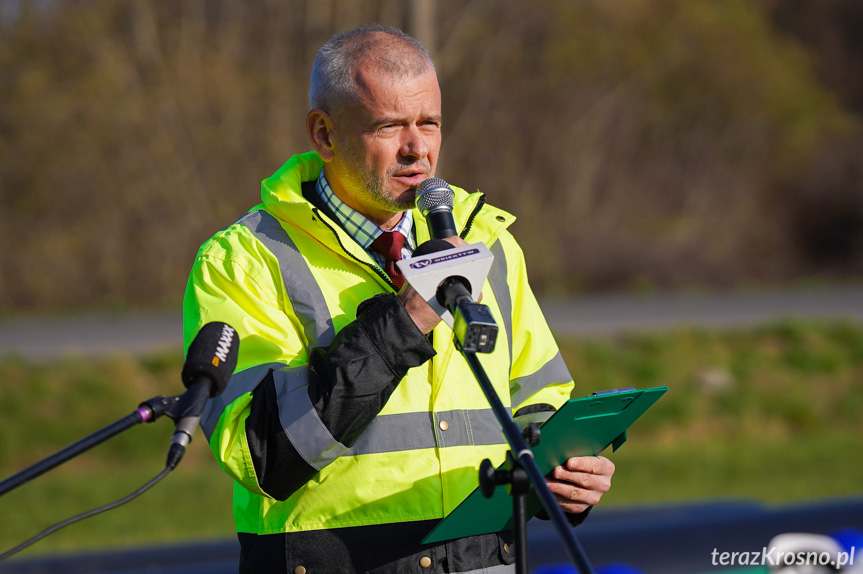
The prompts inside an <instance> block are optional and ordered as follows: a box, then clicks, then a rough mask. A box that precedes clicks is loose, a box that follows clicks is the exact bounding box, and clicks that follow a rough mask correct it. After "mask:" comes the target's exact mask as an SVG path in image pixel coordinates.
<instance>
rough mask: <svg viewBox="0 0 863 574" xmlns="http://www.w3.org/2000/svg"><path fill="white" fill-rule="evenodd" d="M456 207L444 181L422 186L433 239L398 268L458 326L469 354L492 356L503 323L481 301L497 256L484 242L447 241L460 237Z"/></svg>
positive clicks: (421, 203) (419, 198)
mask: <svg viewBox="0 0 863 574" xmlns="http://www.w3.org/2000/svg"><path fill="white" fill-rule="evenodd" d="M453 204H454V194H453V191H452V188H450V186H449V184H448V183H447V182H445V181H444V180H442V179H440V178H437V177H432V178H429V179H427V180H425V181H423V182H422V183H420V185H419V187H417V195H416V206H417V209H418V210H419V211H420V213H422V215H423V217H425V218H426V223H427V225H428V230H429V236H430V237H431V239H430V240H429V241H426V242H425V243H423V244H422V245H420V246H419V247H417V249H416V250H415V251H414V253H413V255H412V256H411V258H410V259H409V260H407V261H399V262H398V263H397V264H398V265H399V268H401V270H402V273H404V275H405V279H407V281H408V282H410V284H411V286H412V287H413V288H414V289H415V290H416V291H417V292H418V293H419V294H420V295H422V296H423V298H424V299H425V300H426V302H427V303H429V305H431V307H432V308H433V309H434V310H435V311H437V313H438V314H439V315H440V316H441V317H442V318H443V319H444V321H446V322H447V324H448V325H449V326H450V327H451V328H452V330H453V332H454V333H455V336H456V340H457V341H458V343H459V345H460V346H461V347H462V349H463V350H465V351H469V352H477V353H491V352H492V351H494V345H495V342H496V341H497V324H496V323H495V321H494V317H493V316H492V314H491V311H490V310H489V308H488V307H487V306H486V305H482V304H480V303H476V302H475V299H476V298H477V297H479V294H480V291H481V289H482V285H483V283H485V279H486V277H487V276H488V272H489V269H490V267H491V262H492V260H493V259H494V256H493V255H492V254H491V253H490V252H489V251H488V248H487V247H486V246H485V245H483V244H482V243H477V244H474V245H467V246H464V247H458V248H455V247H453V246H452V244H450V243H448V242H446V241H444V239H446V238H447V237H452V236H454V235H458V233H457V232H456V228H455V221H454V220H453V216H452V208H453ZM444 251H445V252H446V253H441V252H444ZM435 303H437V304H435Z"/></svg>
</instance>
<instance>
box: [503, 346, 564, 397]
mask: <svg viewBox="0 0 863 574" xmlns="http://www.w3.org/2000/svg"><path fill="white" fill-rule="evenodd" d="M571 380H572V375H570V374H569V369H567V368H566V363H565V362H564V361H563V357H562V356H561V355H560V351H558V352H557V355H555V356H554V357H553V358H552V359H551V360H550V361H548V362H547V363H546V364H544V365H543V366H542V367H540V368H539V370H538V371H537V372H535V373H534V374H532V375H526V376H524V377H519V378H517V379H515V380H513V381H512V382H511V383H510V388H517V389H518V390H517V391H516V393H515V395H513V397H512V404H513V407H515V406H517V405H520V404H521V403H522V401H525V400H527V399H528V398H529V397H530V396H531V395H532V394H534V393H535V392H537V391H539V390H541V389H544V388H545V387H547V386H548V385H550V384H552V383H568V382H569V381H571Z"/></svg>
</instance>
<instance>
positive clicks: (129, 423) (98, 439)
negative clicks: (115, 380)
mask: <svg viewBox="0 0 863 574" xmlns="http://www.w3.org/2000/svg"><path fill="white" fill-rule="evenodd" d="M179 400H180V397H179V396H176V397H164V396H162V395H159V396H158V397H153V398H152V399H149V400H146V401H144V402H143V403H141V404H140V405H139V406H138V408H137V409H135V411H133V412H132V413H130V414H128V415H126V416H125V417H123V418H121V419H119V420H117V421H115V422H113V423H111V424H110V425H108V426H106V427H104V428H102V429H100V430H97V431H96V432H94V433H93V434H91V435H89V436H86V437H84V438H83V439H81V440H79V441H78V442H76V443H75V444H73V445H70V446H68V447H66V448H64V449H63V450H61V451H59V452H57V453H55V454H53V455H51V456H49V457H47V458H45V459H42V460H41V461H39V462H37V463H36V464H34V465H32V466H30V467H28V468H25V469H24V470H22V471H21V472H19V473H18V474H15V475H14V476H11V477H9V478H7V479H6V480H4V481H3V482H0V496H3V495H4V494H6V493H7V492H9V491H11V490H14V489H16V488H18V487H19V486H21V485H23V484H25V483H27V482H29V481H31V480H33V479H34V478H36V477H37V476H41V475H43V474H45V473H46V472H48V471H49V470H51V469H53V468H56V467H57V466H60V465H61V464H63V463H64V462H66V461H67V460H70V459H72V458H75V457H76V456H78V455H79V454H81V453H83V452H85V451H87V450H90V449H91V448H93V447H94V446H96V445H99V444H102V443H103V442H105V441H106V440H108V439H109V438H111V437H113V436H116V435H118V434H120V433H121V432H123V431H125V430H128V429H130V428H132V427H133V426H135V425H137V424H140V423H143V422H148V423H150V422H153V421H154V420H156V419H157V418H159V417H161V416H162V415H164V414H168V416H169V417H171V416H172V413H169V412H168V411H169V410H170V409H171V407H172V406H174V405H175V404H176V403H177V402H178V401H179Z"/></svg>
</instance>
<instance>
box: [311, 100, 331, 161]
mask: <svg viewBox="0 0 863 574" xmlns="http://www.w3.org/2000/svg"><path fill="white" fill-rule="evenodd" d="M306 132H307V133H308V135H309V141H311V142H312V147H313V148H314V150H315V151H316V152H318V155H320V156H321V159H322V160H324V161H326V162H329V161H332V160H333V156H334V155H335V153H334V151H333V142H332V134H333V118H332V117H330V115H329V114H328V113H327V112H325V111H323V110H318V109H314V110H312V111H310V112H309V114H308V115H307V116H306Z"/></svg>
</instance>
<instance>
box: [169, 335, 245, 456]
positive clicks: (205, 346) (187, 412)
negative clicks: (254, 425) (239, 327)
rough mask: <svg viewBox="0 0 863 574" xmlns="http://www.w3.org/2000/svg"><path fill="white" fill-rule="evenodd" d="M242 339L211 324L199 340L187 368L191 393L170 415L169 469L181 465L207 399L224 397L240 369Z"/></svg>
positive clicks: (186, 381)
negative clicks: (235, 371) (225, 391)
mask: <svg viewBox="0 0 863 574" xmlns="http://www.w3.org/2000/svg"><path fill="white" fill-rule="evenodd" d="M239 348H240V337H239V336H238V335H237V331H236V330H235V329H234V328H233V327H231V326H230V325H228V324H227V323H220V322H218V321H215V322H212V323H207V324H206V325H204V326H203V327H201V330H200V331H198V334H197V335H196V336H195V338H194V340H193V341H192V343H191V344H190V345H189V352H188V353H186V362H185V363H184V364H183V372H182V375H181V377H182V379H183V385H184V386H185V387H186V389H188V390H187V391H186V392H185V393H184V394H183V396H181V397H180V400H179V401H178V402H177V404H176V405H174V406H173V407H172V408H171V410H170V411H169V412H168V416H169V417H171V418H172V419H173V420H174V421H175V422H176V426H175V427H174V436H172V437H171V447H170V448H169V450H168V461H167V465H166V466H167V467H168V468H171V469H173V468H174V467H176V466H177V464H179V463H180V459H182V458H183V455H184V454H185V452H186V446H187V445H188V444H189V443H190V442H192V435H193V434H194V433H195V428H196V427H197V426H198V422H199V421H200V420H201V413H202V412H203V410H204V405H206V403H207V399H209V398H211V397H216V396H218V395H220V394H222V391H224V390H225V387H227V386H228V381H229V380H230V378H231V375H232V374H233V373H234V368H236V366H237V353H238V351H239Z"/></svg>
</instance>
